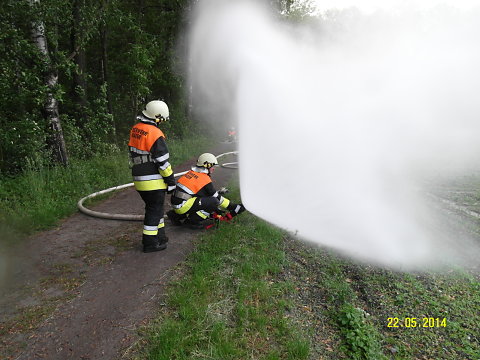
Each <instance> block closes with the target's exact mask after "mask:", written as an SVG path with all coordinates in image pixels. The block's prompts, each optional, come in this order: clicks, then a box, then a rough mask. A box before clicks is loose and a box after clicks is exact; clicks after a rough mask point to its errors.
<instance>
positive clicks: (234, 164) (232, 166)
mask: <svg viewBox="0 0 480 360" xmlns="http://www.w3.org/2000/svg"><path fill="white" fill-rule="evenodd" d="M220 166H221V167H224V168H227V169H238V162H230V163H223V164H221V165H220Z"/></svg>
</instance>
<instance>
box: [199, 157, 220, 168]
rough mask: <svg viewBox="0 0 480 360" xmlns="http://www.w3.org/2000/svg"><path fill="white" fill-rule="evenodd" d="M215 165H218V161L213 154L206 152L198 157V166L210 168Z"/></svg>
mask: <svg viewBox="0 0 480 360" xmlns="http://www.w3.org/2000/svg"><path fill="white" fill-rule="evenodd" d="M215 165H218V161H217V158H216V156H215V155H213V154H210V153H204V154H202V155H200V156H199V157H198V160H197V166H203V167H204V168H207V169H210V168H211V167H213V166H215Z"/></svg>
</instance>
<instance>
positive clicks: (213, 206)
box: [176, 196, 220, 224]
mask: <svg viewBox="0 0 480 360" xmlns="http://www.w3.org/2000/svg"><path fill="white" fill-rule="evenodd" d="M219 205H220V201H219V200H218V199H217V198H215V197H213V196H208V197H197V198H196V199H195V201H194V203H193V205H192V207H191V208H190V209H189V210H188V211H187V212H185V213H183V215H180V216H181V217H183V218H185V217H187V218H188V219H189V221H190V222H191V223H194V224H195V223H200V222H201V221H202V220H205V219H206V218H208V217H209V216H210V214H211V213H213V212H214V211H216V210H217V208H218V206H219ZM178 210H180V211H181V208H180V209H178ZM176 212H177V211H176Z"/></svg>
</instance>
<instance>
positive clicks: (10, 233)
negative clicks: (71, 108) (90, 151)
mask: <svg viewBox="0 0 480 360" xmlns="http://www.w3.org/2000/svg"><path fill="white" fill-rule="evenodd" d="M208 143H209V142H208V139H206V138H204V137H200V136H197V137H195V138H190V139H183V140H176V139H172V140H170V141H169V143H168V145H169V151H170V153H171V163H172V166H173V167H174V169H175V166H176V165H178V164H180V163H182V162H184V161H186V160H188V159H190V158H192V157H195V156H196V155H197V154H198V153H199V152H201V151H205V150H206V149H207V147H208ZM131 181H132V179H131V173H130V169H129V167H128V154H127V153H126V152H117V153H112V155H111V156H109V157H94V158H92V159H89V160H75V159H72V160H71V163H70V165H69V166H68V167H61V166H58V167H53V168H42V169H39V170H30V171H26V172H25V173H23V174H21V175H18V176H16V177H14V178H2V179H0V235H1V236H0V237H1V239H2V242H3V243H8V242H17V241H18V237H19V236H22V235H25V234H29V233H32V232H33V231H36V230H42V229H46V228H49V227H51V226H53V225H55V224H57V222H58V220H59V219H61V218H63V217H65V216H68V215H71V214H72V213H74V212H76V211H77V202H78V200H80V199H81V198H82V197H84V196H86V195H89V194H91V193H93V192H96V191H100V190H103V189H106V188H110V187H113V186H117V185H122V184H125V183H130V182H131Z"/></svg>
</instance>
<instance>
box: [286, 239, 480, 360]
mask: <svg viewBox="0 0 480 360" xmlns="http://www.w3.org/2000/svg"><path fill="white" fill-rule="evenodd" d="M291 258H292V260H291V261H292V262H294V263H295V264H296V266H297V267H300V268H301V271H298V270H297V271H296V272H297V281H298V282H301V281H302V279H301V276H303V277H304V278H307V279H308V278H310V277H311V278H312V280H311V281H307V282H304V285H303V291H304V293H305V294H308V295H305V296H304V297H303V298H302V301H303V304H304V305H305V306H308V307H312V308H313V307H315V308H316V311H317V312H319V313H320V312H321V313H324V314H327V315H328V318H329V319H330V326H331V327H335V328H336V331H335V332H334V335H338V336H339V337H340V344H341V346H339V347H338V348H339V349H341V350H342V352H343V354H344V355H343V356H340V357H329V358H335V359H337V358H347V359H384V358H388V359H395V360H397V359H398V360H400V359H480V330H479V326H478V324H479V322H480V312H478V311H477V309H480V291H479V290H480V283H479V281H478V274H469V273H467V272H466V271H464V270H459V269H451V270H450V271H448V272H443V273H439V272H425V273H415V274H412V273H410V274H409V273H400V272H395V271H390V270H385V269H380V268H376V267H373V266H365V265H359V264H355V263H353V262H351V261H350V260H348V259H344V258H341V257H339V256H337V255H334V254H333V253H332V252H330V251H326V250H324V249H314V248H309V247H307V246H305V245H302V244H301V243H297V244H296V249H295V254H294V255H292V256H291ZM298 274H300V276H298ZM393 319H398V320H393ZM437 319H438V320H437ZM443 319H445V321H443ZM319 352H320V353H321V351H319ZM322 354H324V353H322ZM332 356H333V355H332ZM336 356H337V355H336Z"/></svg>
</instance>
